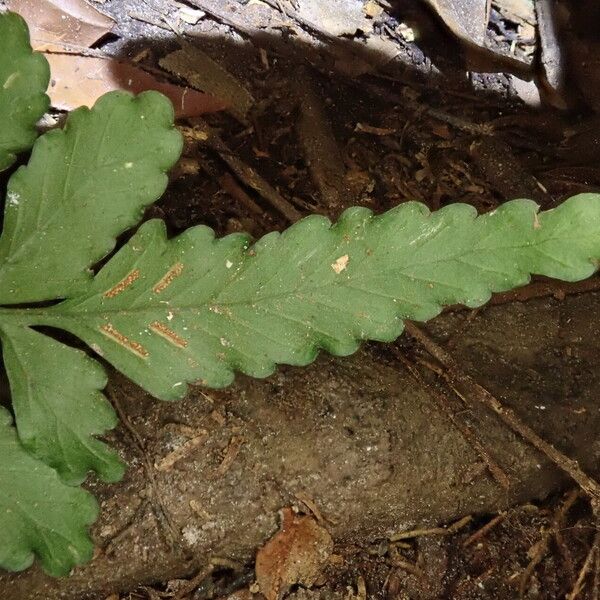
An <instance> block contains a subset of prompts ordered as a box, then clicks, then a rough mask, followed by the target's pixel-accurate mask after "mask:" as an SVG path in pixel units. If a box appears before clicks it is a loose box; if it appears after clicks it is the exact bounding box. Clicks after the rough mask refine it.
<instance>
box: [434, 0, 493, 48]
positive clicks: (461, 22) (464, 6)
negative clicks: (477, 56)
mask: <svg viewBox="0 0 600 600" xmlns="http://www.w3.org/2000/svg"><path fill="white" fill-rule="evenodd" d="M426 1H427V4H429V5H430V6H431V8H432V9H433V10H434V11H435V12H436V13H437V14H438V15H439V16H440V18H441V19H442V20H443V21H444V23H445V24H446V25H447V26H448V28H449V29H450V31H452V33H453V34H454V35H455V36H457V37H458V38H459V39H461V40H462V41H464V42H467V43H471V44H474V45H475V46H483V42H484V40H485V31H486V29H487V24H488V21H489V18H490V5H491V0H426Z"/></svg>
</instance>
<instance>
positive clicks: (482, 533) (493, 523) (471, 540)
mask: <svg viewBox="0 0 600 600" xmlns="http://www.w3.org/2000/svg"><path fill="white" fill-rule="evenodd" d="M504 519H506V513H500V514H499V515H496V516H495V517H494V518H493V519H491V520H490V521H488V522H487V523H486V524H485V525H484V526H483V527H480V528H479V529H478V530H477V531H476V532H475V533H473V534H471V535H470V536H469V537H468V538H467V539H466V540H465V541H464V542H463V548H468V547H469V546H471V545H472V544H474V543H475V542H478V541H479V540H480V539H481V538H482V537H484V536H485V535H487V534H488V533H489V532H490V531H491V530H492V529H494V527H496V525H498V524H499V523H502V521H504Z"/></svg>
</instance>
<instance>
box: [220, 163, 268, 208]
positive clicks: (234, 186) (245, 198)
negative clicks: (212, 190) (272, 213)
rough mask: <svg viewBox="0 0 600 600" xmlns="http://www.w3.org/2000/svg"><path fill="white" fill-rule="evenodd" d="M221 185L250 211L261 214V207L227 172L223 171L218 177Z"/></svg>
mask: <svg viewBox="0 0 600 600" xmlns="http://www.w3.org/2000/svg"><path fill="white" fill-rule="evenodd" d="M219 183H220V184H221V187H222V188H223V189H224V190H225V191H226V192H227V193H228V194H229V195H230V196H231V197H232V198H234V199H235V200H238V201H239V202H240V204H243V205H244V206H245V207H246V208H247V209H248V210H249V211H250V212H252V213H254V214H255V215H258V216H262V215H263V212H264V211H263V209H262V208H261V207H260V206H258V204H256V202H254V200H252V198H250V196H249V195H248V194H247V193H246V191H245V190H244V189H243V188H242V187H241V186H240V185H239V184H238V182H237V181H236V180H235V179H234V178H233V177H232V176H231V174H229V173H224V174H223V176H222V177H220V178H219Z"/></svg>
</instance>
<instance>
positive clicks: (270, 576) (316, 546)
mask: <svg viewBox="0 0 600 600" xmlns="http://www.w3.org/2000/svg"><path fill="white" fill-rule="evenodd" d="M281 517H282V522H281V529H280V530H279V531H278V532H277V533H276V534H275V535H274V536H273V537H272V538H271V539H270V540H269V541H268V542H267V543H266V544H265V545H264V546H263V547H262V548H261V549H260V550H259V551H258V554H257V555H256V581H257V582H258V585H259V586H260V591H261V593H262V594H263V595H264V596H265V597H266V598H267V600H279V599H280V598H281V597H282V596H283V595H284V594H285V593H286V592H287V591H288V590H289V588H290V587H291V586H292V585H294V584H301V585H303V586H305V587H311V586H312V585H313V584H314V583H315V581H316V580H317V578H318V577H319V575H320V573H321V570H322V568H323V567H324V566H325V564H326V563H327V561H328V560H329V556H330V555H331V552H332V550H333V540H332V539H331V536H330V535H329V532H328V531H327V530H326V529H325V528H324V527H321V526H320V525H319V524H318V523H317V522H316V521H315V520H314V519H313V518H312V517H309V516H306V515H298V514H296V513H294V511H293V510H292V509H291V508H284V509H283V510H282V511H281Z"/></svg>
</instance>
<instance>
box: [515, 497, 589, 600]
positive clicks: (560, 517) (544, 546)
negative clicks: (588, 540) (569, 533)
mask: <svg viewBox="0 0 600 600" xmlns="http://www.w3.org/2000/svg"><path fill="white" fill-rule="evenodd" d="M578 497H579V490H571V491H570V492H569V495H568V496H567V498H566V500H565V501H564V502H563V503H562V505H561V507H560V509H559V510H558V511H557V513H556V515H555V517H554V519H553V524H552V526H551V527H549V528H548V529H547V530H546V531H545V532H544V535H543V536H542V539H541V540H540V541H539V542H537V544H536V552H535V554H534V555H533V557H532V558H531V560H530V561H529V564H528V565H527V568H526V569H525V571H523V574H522V575H521V582H520V584H519V597H520V598H524V597H525V592H526V591H527V586H528V584H529V580H530V579H531V576H532V575H533V572H534V571H535V569H536V567H537V566H538V565H539V564H540V563H541V562H542V560H543V558H544V556H546V554H547V552H548V548H549V547H550V540H551V539H552V537H553V535H554V532H555V530H556V529H561V528H562V527H563V524H564V520H565V518H566V516H567V513H568V512H569V510H570V509H571V507H572V506H573V504H575V501H576V500H577V498H578Z"/></svg>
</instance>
